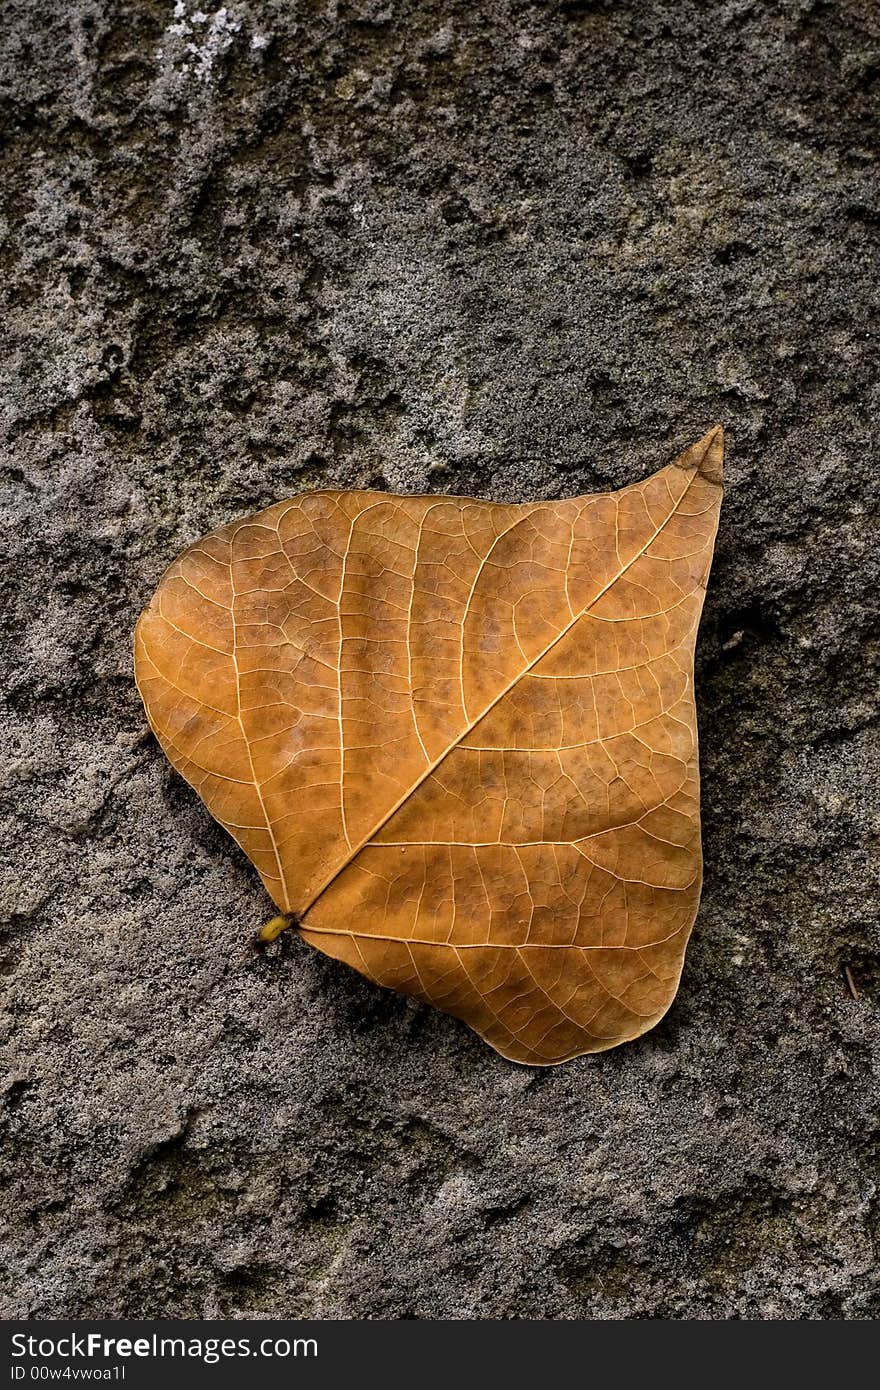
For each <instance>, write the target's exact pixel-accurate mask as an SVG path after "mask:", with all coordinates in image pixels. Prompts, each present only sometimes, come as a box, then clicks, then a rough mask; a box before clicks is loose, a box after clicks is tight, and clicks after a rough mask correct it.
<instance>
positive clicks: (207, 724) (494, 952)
mask: <svg viewBox="0 0 880 1390" xmlns="http://www.w3.org/2000/svg"><path fill="white" fill-rule="evenodd" d="M722 450H723V444H722V432H721V429H720V428H717V429H714V430H711V431H710V432H709V434H707V435H706V437H705V438H704V439H702V440H701V441H700V443H699V444H696V445H694V446H693V447H692V448H690V449H688V450H687V451H686V453H684V454H682V456H681V457H680V458H679V459H677V460H676V462H675V463H673V464H670V465H669V467H667V468H664V469H662V470H661V471H660V472H659V473H656V474H655V475H654V476H653V477H652V478H648V479H647V480H646V481H645V482H642V483H636V484H635V485H634V486H632V487H627V488H624V489H622V491H620V492H617V493H611V494H603V495H597V496H590V497H579V498H573V499H570V500H568V501H561V502H559V501H554V502H536V503H531V504H526V505H503V504H500V503H495V502H482V501H476V500H473V499H471V498H466V497H395V496H392V495H389V494H387V493H377V492H331V491H326V492H312V493H306V494H304V495H303V496H300V497H296V498H293V499H292V500H291V501H287V502H280V503H278V505H277V506H274V507H270V508H269V509H268V510H267V511H264V512H260V513H259V514H258V515H256V516H252V517H248V518H247V519H245V520H244V521H236V522H234V523H233V524H232V525H230V526H225V527H223V528H222V530H219V531H215V532H212V534H211V535H209V536H206V537H205V538H204V539H203V540H201V541H199V542H198V543H197V544H196V545H194V546H192V547H191V548H190V549H189V550H187V551H186V552H185V553H184V554H183V555H182V556H181V557H180V558H179V559H178V560H176V561H175V562H174V564H173V565H172V566H171V568H170V569H169V570H168V571H167V573H166V574H165V576H164V578H163V579H162V582H161V584H160V585H159V588H158V590H157V591H156V594H155V597H154V598H153V601H152V602H151V604H150V605H149V607H148V608H147V609H146V611H145V612H144V613H143V615H142V616H141V619H140V622H139V624H138V628H137V634H136V673H137V681H138V686H139V689H140V691H141V695H142V696H143V700H144V704H145V705H146V708H147V713H148V716H149V719H150V723H151V725H152V727H153V730H154V731H155V733H156V736H157V737H158V739H159V741H160V743H161V744H162V747H163V748H164V750H165V752H166V753H167V755H168V757H169V758H170V759H171V761H172V763H173V764H174V766H175V767H176V768H177V769H178V771H179V772H181V773H182V774H183V776H184V777H185V778H186V779H187V781H188V782H190V783H192V785H193V786H194V787H195V788H196V790H197V791H198V792H199V794H200V795H201V797H202V798H203V800H204V801H205V803H206V805H207V807H208V809H209V810H210V811H211V813H212V814H213V815H214V816H216V818H217V819H218V820H219V821H220V823H221V825H224V826H225V827H226V829H227V830H228V831H229V832H230V834H232V835H233V836H234V837H235V839H236V840H237V841H238V843H239V844H240V845H241V846H242V848H243V849H244V850H245V852H246V853H247V854H248V855H249V856H250V858H251V859H252V860H253V862H254V864H255V865H256V867H257V869H258V870H259V872H260V875H261V877H262V879H263V882H264V884H265V885H266V888H267V889H268V891H269V893H270V894H271V895H272V897H273V899H274V900H275V902H276V903H277V905H278V907H279V908H280V909H281V911H282V913H285V914H291V915H292V916H293V917H295V919H296V922H297V924H298V927H299V930H300V932H301V934H302V936H303V937H304V939H305V940H306V941H308V942H310V943H311V944H312V945H313V946H317V947H319V948H320V949H321V950H322V951H325V952H327V954H328V955H331V956H335V957H337V958H338V959H340V960H343V961H345V962H347V963H348V964H349V965H353V966H354V967H355V969H357V970H360V971H361V972H362V973H363V974H365V975H367V976H368V977H369V978H370V979H371V980H375V981H376V982H378V983H379V984H382V985H388V986H391V987H392V988H394V989H398V990H402V991H403V992H404V993H406V994H412V995H415V996H416V997H417V998H419V999H424V1000H428V1001H429V1002H430V1003H432V1004H435V1005H437V1006H438V1007H439V1008H441V1009H445V1010H446V1011H447V1012H448V1013H451V1014H455V1015H456V1016H457V1017H458V1018H462V1019H464V1020H465V1022H467V1023H469V1024H470V1026H471V1027H472V1028H474V1029H476V1031H477V1032H478V1033H480V1034H481V1035H482V1037H484V1038H485V1039H486V1041H487V1042H489V1043H491V1045H492V1046H493V1047H495V1048H497V1050H498V1051H499V1052H501V1053H502V1054H503V1055H504V1056H505V1057H509V1058H511V1059H513V1060H514V1061H517V1062H524V1063H531V1064H538V1065H548V1064H552V1063H556V1062H562V1061H565V1060H566V1059H568V1058H570V1057H574V1056H577V1055H578V1054H580V1053H583V1052H596V1051H600V1050H602V1049H604V1048H608V1047H613V1046H614V1045H615V1044H617V1043H621V1042H624V1041H626V1040H627V1039H630V1038H634V1037H637V1036H638V1035H639V1034H640V1033H643V1032H645V1031H646V1030H647V1029H648V1028H651V1027H652V1026H653V1025H654V1024H655V1023H656V1022H657V1021H658V1019H660V1017H661V1016H662V1015H663V1014H664V1013H665V1011H666V1009H667V1008H668V1007H669V1005H670V1003H671V1002H672V999H673V997H674V995H675V991H676V989H677V987H678V980H679V975H680V973H681V967H682V962H683V959H684V952H685V947H686V945H687V940H688V936H689V934H690V929H691V926H692V924H693V920H694V917H695V915H696V910H697V904H698V901H699V895H700V879H701V868H702V858H701V849H700V822H699V780H698V767H697V736H696V711H695V707H694V693H693V655H694V643H695V639H696V632H697V625H698V622H699V618H700V611H701V608H702V604H703V595H704V592H705V587H706V580H707V576H708V573H709V565H710V562H711V558H712V547H713V543H714V538H715V532H716V529H717V524H718V511H719V506H720V502H721V464H722Z"/></svg>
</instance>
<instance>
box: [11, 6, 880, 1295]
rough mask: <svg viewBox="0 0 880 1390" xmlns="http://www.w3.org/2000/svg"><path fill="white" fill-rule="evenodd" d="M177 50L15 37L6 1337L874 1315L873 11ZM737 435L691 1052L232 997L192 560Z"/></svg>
mask: <svg viewBox="0 0 880 1390" xmlns="http://www.w3.org/2000/svg"><path fill="white" fill-rule="evenodd" d="M199 14H200V12H198V11H196V10H195V9H194V7H193V6H192V5H190V4H189V3H188V0H185V3H179V4H178V5H177V7H176V9H175V7H174V5H173V4H172V3H166V0H162V3H158V0H141V3H133V2H132V0H126V3H122V4H115V3H113V4H111V3H110V0H63V3H62V0H10V4H9V5H7V7H6V9H5V11H4V28H3V45H4V49H5V58H4V67H3V71H2V78H0V86H2V90H3V92H4V98H3V106H4V121H5V125H6V134H7V138H6V142H5V146H4V150H3V155H2V159H3V174H2V177H3V184H4V190H5V191H6V193H7V197H6V199H5V203H6V213H7V226H6V228H5V235H4V239H3V245H2V257H3V260H2V268H3V280H2V291H3V293H4V296H5V298H6V300H7V307H6V309H5V313H4V321H5V327H6V330H7V334H6V336H7V340H8V342H9V346H10V351H9V354H8V356H7V357H6V362H5V368H4V380H3V410H4V414H5V416H6V423H7V426H8V435H7V441H6V444H5V446H4V454H3V517H4V522H5V523H6V529H5V531H4V549H5V552H6V557H5V558H6V559H7V560H8V561H9V562H10V563H9V564H8V565H7V567H6V572H5V576H4V581H3V582H4V605H3V619H2V622H3V660H4V664H5V665H6V668H7V669H6V672H5V675H4V681H3V687H4V692H5V700H6V709H5V712H4V716H3V740H4V744H5V752H4V757H3V781H4V791H3V796H4V808H3V816H4V829H5V836H4V838H5V841H6V844H7V846H8V853H7V855H6V865H5V868H4V896H5V908H6V923H5V928H4V936H3V938H2V967H0V969H2V976H0V978H2V983H3V995H4V1005H5V1012H6V1020H7V1025H8V1039H7V1041H6V1043H5V1045H4V1046H5V1053H6V1058H7V1061H6V1065H5V1067H4V1076H5V1081H4V1085H5V1095H4V1112H3V1150H2V1163H3V1167H4V1172H3V1190H4V1193H5V1194H6V1195H5V1197H4V1202H3V1210H2V1219H3V1221H4V1223H5V1225H6V1228H7V1229H6V1232H5V1235H4V1242H3V1250H4V1263H5V1264H6V1265H7V1266H8V1277H6V1278H4V1279H3V1280H2V1286H3V1288H4V1289H5V1290H6V1292H5V1293H4V1295H3V1311H4V1313H5V1314H7V1315H30V1316H33V1317H37V1318H45V1317H51V1316H63V1315H72V1316H89V1315H96V1314H105V1315H127V1316H135V1317H136V1316H139V1315H177V1316H196V1317H198V1316H202V1315H207V1316H215V1315H223V1314H232V1313H240V1314H244V1315H246V1316H259V1315H261V1314H275V1315H282V1314H294V1315H295V1314H304V1315H314V1316H319V1317H334V1316H337V1317H338V1316H342V1317H356V1318H363V1317H393V1318H400V1317H430V1318H438V1317H439V1318H445V1317H467V1318H483V1317H499V1316H501V1317H540V1318H546V1317H551V1318H557V1317H561V1318H572V1317H589V1318H603V1317H644V1316H649V1317H671V1318H679V1317H687V1318H729V1317H752V1318H755V1317H757V1318H802V1317H808V1318H817V1317H823V1318H854V1317H865V1316H871V1315H874V1316H876V1315H877V1314H878V1312H880V1277H878V1271H877V1266H876V1254H875V1249H876V1242H877V1241H878V1240H880V1197H878V1180H880V1116H878V1089H880V1088H878V1062H880V1032H878V1022H880V1012H878V1011H880V936H878V925H877V919H878V911H877V908H878V886H877V876H876V871H877V848H878V799H877V798H878V792H877V788H878V774H880V766H878V763H880V759H878V751H877V737H876V722H875V721H876V704H875V699H876V687H877V669H878V661H877V647H876V641H877V636H876V634H877V626H876V617H877V612H876V607H877V593H878V562H877V546H876V536H875V534H874V524H873V522H872V517H871V513H872V510H873V512H874V514H875V516H876V512H877V508H878V483H877V466H876V462H875V461H874V459H872V453H871V445H872V442H873V440H872V433H871V426H870V421H871V418H872V417H871V411H872V407H873V408H874V410H875V412H876V407H877V400H876V397H877V394H878V388H877V381H878V363H877V351H876V340H875V339H874V338H872V336H871V334H872V330H873V329H875V328H876V310H875V307H874V286H873V281H874V279H875V271H876V256H877V245H876V243H877V230H878V213H877V210H876V207H877V205H876V193H877V177H876V171H875V166H874V159H875V155H876V149H877V126H878V119H877V104H876V102H877V83H878V74H880V22H878V16H877V10H876V7H875V6H874V5H873V4H872V3H870V0H864V3H861V2H860V3H856V2H855V0H846V3H837V4H833V3H821V0H793V2H792V3H774V4H769V3H766V4H760V3H752V2H751V0H728V3H712V4H702V3H699V4H698V3H681V2H680V0H675V3H673V2H672V0H670V2H669V3H668V4H665V5H664V4H660V3H658V4H652V5H643V4H636V3H632V4H625V3H621V4H610V3H609V4H602V3H590V2H589V0H582V2H581V3H567V4H566V3H563V2H562V0H553V3H550V4H547V5H538V4H537V3H525V2H523V3H515V0H497V2H496V3H490V0H476V3H470V4H461V3H455V0H453V3H448V4H444V5H442V6H441V5H437V4H434V3H431V0H428V3H416V0H405V3H394V2H393V0H389V3H387V4H383V3H381V0H362V2H361V3H355V4H351V5H347V4H346V5H339V6H336V5H334V4H331V3H327V4H316V3H311V0H309V2H308V3H307V2H306V0H299V3H297V4H296V5H291V4H289V3H288V0H246V3H245V2H244V0H243V3H241V4H230V5H229V6H228V7H227V8H226V9H225V10H217V11H212V10H209V11H208V12H207V15H206V17H205V18H202V19H200V18H199ZM716 420H720V421H722V422H723V423H724V424H725V426H726V428H727V437H728V450H729V452H728V479H729V483H728V493H727V502H726V506H725V510H724V513H723V516H722V527H721V533H720V538H719V549H718V555H717V559H716V564H715V568H714V571H713V582H712V585H711V588H710V593H709V599H708V605H707V611H706V616H705V619H704V626H703V632H702V638H701V646H700V649H699V656H698V674H699V684H698V697H699V701H700V714H701V737H702V752H703V791H704V826H705V837H704V843H705V852H706V863H707V874H706V884H705V890H704V898H703V906H702V910H701V913H700V917H699V919H698V922H697V927H696V931H695V935H694V938H693V941H692V944H691V947H690V951H689V954H688V960H687V964H686V967H685V974H684V979H683V983H682V987H681V990H680V993H679V996H678V999H677V1001H676V1003H675V1005H674V1007H673V1009H672V1011H671V1013H670V1014H669V1015H668V1016H667V1018H666V1020H665V1021H664V1022H663V1023H662V1025H661V1026H660V1027H659V1028H658V1029H657V1030H656V1031H655V1032H653V1033H651V1034H649V1035H648V1036H646V1037H645V1038H643V1039H641V1040H640V1041H638V1042H636V1043H633V1044H631V1045H629V1046H627V1047H623V1048H621V1049H618V1050H616V1051H613V1052H611V1053H607V1054H604V1055H601V1056H598V1057H587V1058H582V1059H580V1060H579V1061H576V1062H573V1063H570V1064H568V1065H566V1066H563V1067H561V1068H558V1069H555V1070H550V1071H543V1072H541V1071H531V1070H529V1069H525V1068H521V1067H518V1066H515V1065H513V1064H510V1063H507V1062H504V1061H503V1060H502V1059H501V1058H499V1057H497V1056H496V1055H495V1054H493V1053H492V1052H490V1051H489V1050H488V1049H487V1048H486V1047H485V1046H483V1045H482V1044H481V1043H480V1042H479V1041H478V1039H477V1038H476V1037H474V1036H473V1035H471V1034H469V1032H468V1031H467V1029H466V1028H464V1027H463V1026H462V1025H460V1024H457V1023H455V1022H454V1021H452V1020H450V1019H448V1018H445V1017H443V1016H441V1015H439V1014H437V1013H434V1012H432V1011H430V1010H429V1009H426V1008H423V1007H418V1006H415V1005H412V1004H410V1003H408V1002H407V1001H405V1000H403V999H400V998H397V997H394V996H392V995H388V994H385V993H382V992H380V991H379V990H377V989H375V988H373V987H371V986H370V985H368V984H367V983H365V982H364V981H362V980H361V979H360V978H358V977H357V976H355V975H354V974H352V973H349V972H348V971H347V970H345V969H344V968H343V967H341V966H339V965H337V964H335V963H334V962H332V961H329V960H325V959H323V958H321V957H320V956H318V955H317V954H316V953H313V952H311V951H310V950H308V949H307V948H306V947H305V946H303V945H302V944H301V943H299V942H298V941H297V940H296V939H295V938H292V937H291V938H289V939H286V940H285V939H282V941H281V942H279V943H278V944H277V945H276V946H274V947H272V948H270V949H269V950H267V951H266V952H265V953H264V954H263V955H254V954H251V953H250V952H249V949H248V942H249V939H250V937H251V935H252V933H253V931H254V930H255V928H256V927H257V926H258V925H259V923H260V922H261V921H262V920H263V918H264V917H265V916H266V915H267V913H268V910H269V905H268V902H267V900H266V899H265V897H264V895H263V893H262V890H261V889H260V888H259V887H258V884H257V880H256V875H255V874H254V873H253V872H252V870H251V869H250V868H249V866H248V864H247V863H246V862H245V861H244V860H243V859H242V857H241V856H240V855H239V854H238V852H237V851H236V850H235V848H234V846H232V845H231V843H230V842H229V841H228V840H227V839H226V838H225V836H224V835H223V833H222V832H221V831H220V830H219V829H218V828H217V827H215V826H214V825H213V823H212V822H211V821H210V820H209V818H208V817H207V814H206V813H205V812H204V810H203V809H202V807H201V806H200V804H199V803H198V801H197V800H196V798H195V797H194V795H193V794H192V793H191V792H190V791H189V790H188V789H187V787H186V786H185V785H184V784H183V783H181V782H180V780H179V779H178V778H177V777H176V776H175V775H174V774H173V773H172V772H171V770H170V768H169V767H168V766H167V764H166V763H165V761H164V759H163V758H162V757H161V755H160V754H159V751H158V749H157V747H156V746H155V744H154V743H153V741H152V740H151V739H150V738H149V737H148V736H147V735H146V733H145V722H144V718H143V714H142V711H141V708H140V706H139V702H138V700H137V696H136V693H135V690H134V685H133V682H132V677H131V658H130V634H131V629H132V625H133V622H134V619H135V617H136V614H137V612H138V611H139V609H140V607H141V606H142V605H143V603H144V602H145V600H146V599H147V597H148V596H149V594H150V592H151V591H152V589H153V587H154V586H155V583H156V581H157V579H158V577H159V575H160V573H161V571H162V569H163V567H164V565H165V564H166V563H167V562H168V561H169V560H170V559H171V558H172V557H173V556H174V554H175V553H176V552H177V551H178V550H179V549H180V547H181V546H183V545H184V544H185V543H186V542H188V541H190V540H192V539H193V538H195V537H196V536H197V535H198V534H199V533H201V532H202V531H204V530H206V529H208V528H210V527H213V526H215V525H218V524H220V523H221V522H223V521H226V520H229V519H231V518H232V517H234V516H235V515H237V514H240V513H242V512H244V511H248V510H251V509H254V508H257V507H260V506H264V505H267V504H268V503H270V502H272V501H274V500H277V499H278V498H280V497H282V496H285V495H287V494H289V493H292V492H295V491H297V490H298V489H301V488H305V487H308V486H311V485H314V484H315V483H318V482H321V481H327V480H329V481H332V482H333V483H336V484H341V485H355V486H356V485H363V484H365V483H369V484H370V485H371V486H382V485H385V486H387V487H389V488H394V489H399V490H413V489H420V490H426V489H427V490H430V491H436V492H443V491H456V492H475V493H477V494H480V495H483V496H491V497H498V498H502V499H512V500H516V499H525V498H530V497H538V496H552V495H563V494H571V493H577V492H581V491H588V490H591V489H597V488H602V487H607V486H619V485H621V484H624V483H626V482H629V481H631V480H633V479H635V478H638V477H641V476H644V475H645V474H646V473H648V472H650V471H652V470H653V469H654V468H656V467H657V466H659V465H660V464H661V463H663V462H665V461H666V460H668V459H669V458H671V457H672V456H673V455H674V453H676V452H677V451H678V450H679V449H680V448H681V447H683V446H684V445H685V444H687V443H688V442H690V441H692V440H693V439H696V438H698V437H699V436H700V435H701V434H702V433H703V431H704V430H705V429H706V428H707V427H708V426H709V425H711V424H712V423H714V422H715V421H716ZM302 814H303V816H307V815H308V807H307V806H303V807H302ZM846 967H848V968H849V973H850V977H851V980H852V983H853V986H854V990H855V992H857V993H858V998H854V997H853V992H852V991H851V990H850V988H849V986H848V983H847V978H846Z"/></svg>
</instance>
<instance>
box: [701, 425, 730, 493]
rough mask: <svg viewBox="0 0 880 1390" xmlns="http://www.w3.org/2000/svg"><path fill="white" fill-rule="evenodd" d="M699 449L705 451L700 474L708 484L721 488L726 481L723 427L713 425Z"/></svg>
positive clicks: (704, 436)
mask: <svg viewBox="0 0 880 1390" xmlns="http://www.w3.org/2000/svg"><path fill="white" fill-rule="evenodd" d="M697 448H698V449H701V450H702V451H703V457H702V460H701V462H700V473H701V474H702V476H703V477H704V478H705V479H706V481H707V482H710V483H717V484H718V486H719V487H720V486H721V484H722V483H723V481H724V427H723V425H713V426H712V428H711V429H710V430H709V431H708V433H707V434H704V435H703V438H702V439H701V440H700V442H699V444H698V445H697Z"/></svg>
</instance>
